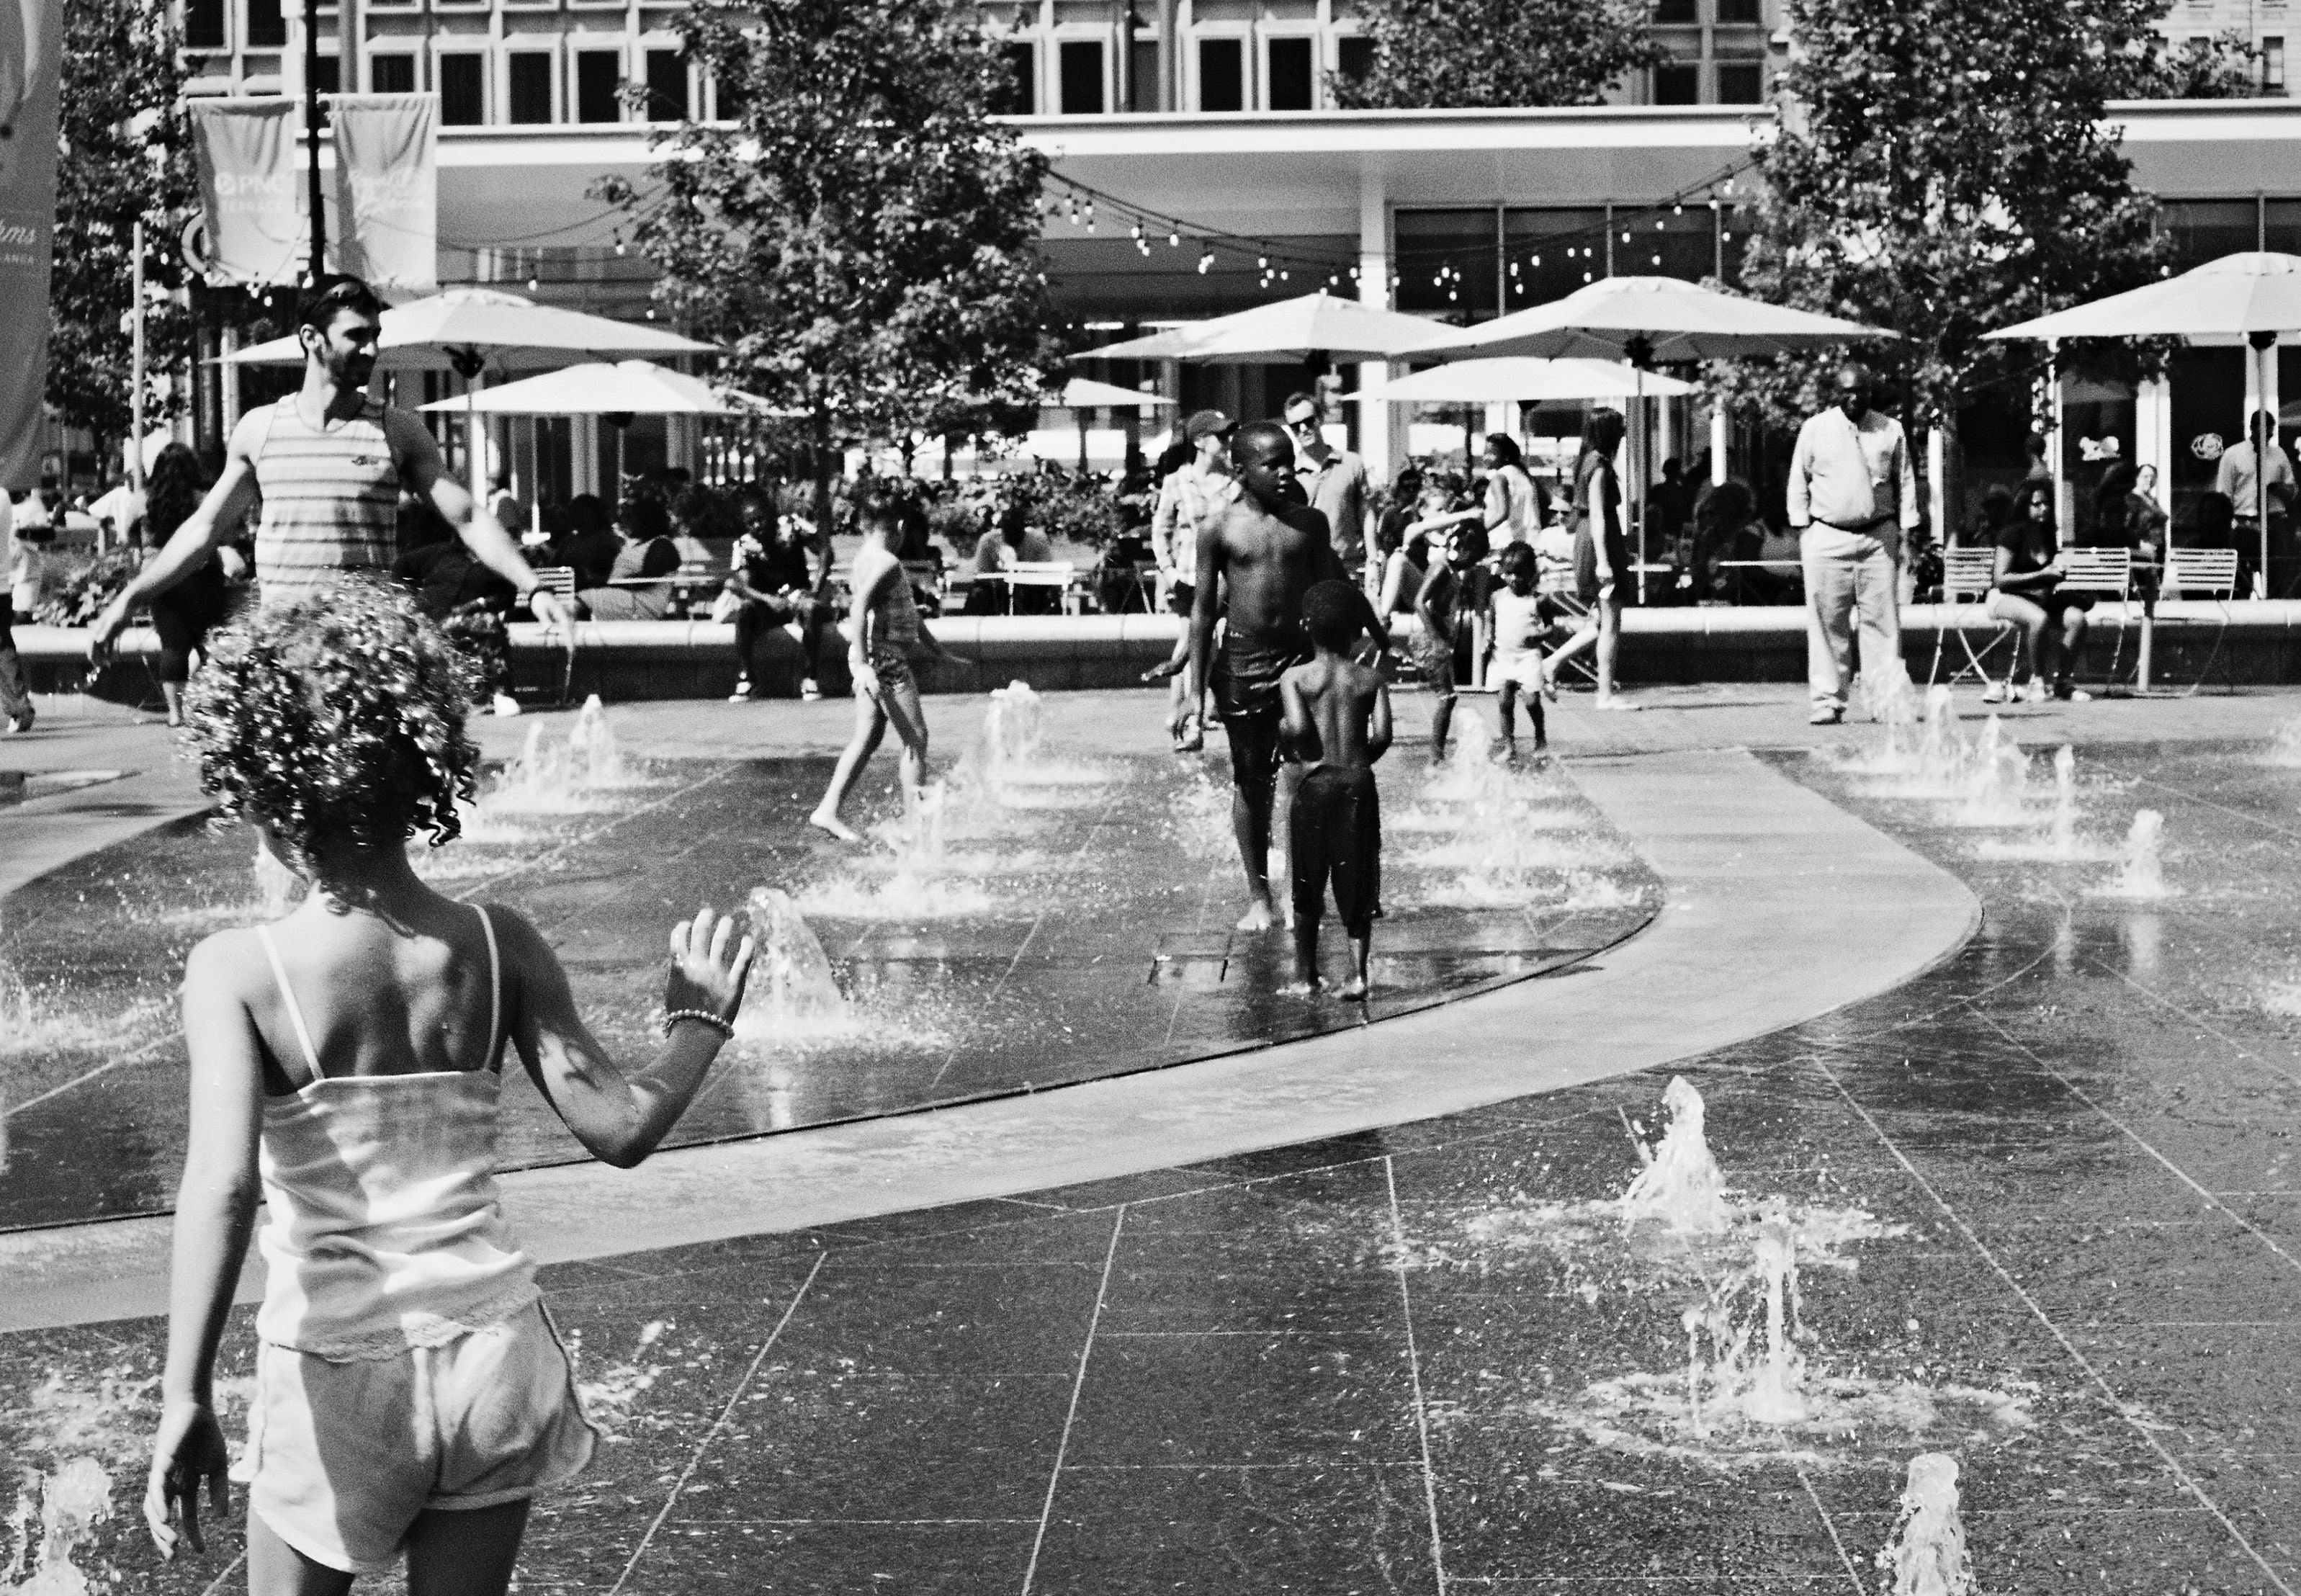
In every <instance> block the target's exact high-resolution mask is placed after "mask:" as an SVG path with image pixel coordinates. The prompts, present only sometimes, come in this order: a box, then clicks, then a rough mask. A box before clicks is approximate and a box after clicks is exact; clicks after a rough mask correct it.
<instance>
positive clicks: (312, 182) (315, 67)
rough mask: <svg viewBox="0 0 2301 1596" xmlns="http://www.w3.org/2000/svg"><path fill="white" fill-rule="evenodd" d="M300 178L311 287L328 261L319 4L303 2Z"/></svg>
mask: <svg viewBox="0 0 2301 1596" xmlns="http://www.w3.org/2000/svg"><path fill="white" fill-rule="evenodd" d="M304 178H305V188H306V192H307V195H308V197H309V199H310V201H311V210H312V264H311V272H312V286H313V287H314V288H318V287H319V286H320V279H321V276H322V273H323V272H325V270H326V262H327V257H328V213H327V209H326V207H325V205H324V204H323V203H322V199H321V196H320V0H304Z"/></svg>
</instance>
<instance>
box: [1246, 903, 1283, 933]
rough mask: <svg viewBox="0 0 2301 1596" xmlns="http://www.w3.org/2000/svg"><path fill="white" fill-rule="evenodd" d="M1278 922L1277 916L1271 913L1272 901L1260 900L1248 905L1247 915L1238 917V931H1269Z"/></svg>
mask: <svg viewBox="0 0 2301 1596" xmlns="http://www.w3.org/2000/svg"><path fill="white" fill-rule="evenodd" d="M1274 923H1276V915H1273V914H1272V913H1271V911H1270V900H1269V899H1268V898H1256V899H1255V900H1254V901H1253V902H1252V903H1251V904H1249V905H1247V907H1246V913H1245V914H1243V915H1240V916H1239V917H1238V929H1239V930H1241V931H1268V930H1269V929H1270V928H1271V926H1272V925H1273V924H1274Z"/></svg>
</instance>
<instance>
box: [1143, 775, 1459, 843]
mask: <svg viewBox="0 0 2301 1596" xmlns="http://www.w3.org/2000/svg"><path fill="white" fill-rule="evenodd" d="M1230 810H1231V797H1230V790H1229V789H1228V788H1226V787H1222V786H1218V785H1217V784H1216V782H1215V781H1214V780H1213V778H1211V777H1210V776H1209V775H1208V774H1207V773H1206V772H1205V771H1203V770H1194V771H1192V773H1191V774H1190V779H1189V780H1188V781H1184V783H1183V785H1182V787H1181V788H1180V789H1179V790H1176V794H1175V796H1174V797H1173V798H1170V799H1169V800H1168V801H1167V819H1168V821H1169V823H1171V824H1172V825H1173V826H1174V829H1175V832H1176V838H1177V840H1179V841H1180V842H1181V843H1182V845H1183V851H1184V853H1185V854H1187V855H1189V856H1191V857H1192V858H1193V859H1226V858H1228V857H1229V856H1231V853H1232V851H1233V850H1234V848H1235V847H1236V846H1237V845H1236V843H1235V842H1234V840H1233V838H1232V834H1231V824H1230ZM1449 824H1450V825H1451V824H1452V822H1451V821H1450V822H1449Z"/></svg>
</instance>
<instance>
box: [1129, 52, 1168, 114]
mask: <svg viewBox="0 0 2301 1596" xmlns="http://www.w3.org/2000/svg"><path fill="white" fill-rule="evenodd" d="M1130 48H1131V53H1130V54H1128V56H1127V58H1126V108H1127V109H1128V110H1129V111H1157V110H1159V109H1161V107H1160V105H1159V41H1158V40H1157V39H1155V38H1138V39H1135V40H1134V42H1133V44H1132V46H1131V47H1130Z"/></svg>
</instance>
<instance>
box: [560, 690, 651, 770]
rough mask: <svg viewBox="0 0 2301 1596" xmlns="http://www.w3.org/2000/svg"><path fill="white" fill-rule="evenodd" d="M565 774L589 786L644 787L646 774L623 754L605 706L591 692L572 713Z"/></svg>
mask: <svg viewBox="0 0 2301 1596" xmlns="http://www.w3.org/2000/svg"><path fill="white" fill-rule="evenodd" d="M567 773H568V774H569V775H570V776H571V777H572V778H573V780H574V781H575V783H576V785H578V786H580V787H588V788H593V789H598V788H602V787H643V786H646V785H647V784H648V775H647V773H646V772H645V771H643V770H640V769H638V768H636V767H635V766H633V765H632V763H631V762H630V761H629V760H627V759H625V758H624V757H623V744H622V742H621V741H620V740H617V738H616V736H615V728H614V727H613V726H610V725H609V724H608V723H607V706H606V705H604V704H602V703H600V702H599V695H598V694H597V693H593V694H592V695H590V697H589V698H585V699H584V700H583V707H582V709H580V710H578V711H576V713H575V724H574V725H573V726H572V727H570V728H569V729H568V732H567Z"/></svg>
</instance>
